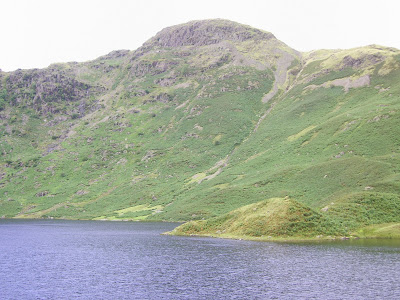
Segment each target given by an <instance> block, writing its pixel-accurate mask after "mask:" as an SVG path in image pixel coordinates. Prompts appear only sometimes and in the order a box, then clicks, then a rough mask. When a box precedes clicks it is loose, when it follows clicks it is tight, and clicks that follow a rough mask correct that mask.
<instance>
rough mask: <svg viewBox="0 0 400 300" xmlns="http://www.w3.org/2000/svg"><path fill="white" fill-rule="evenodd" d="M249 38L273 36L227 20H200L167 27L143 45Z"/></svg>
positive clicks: (268, 37)
mask: <svg viewBox="0 0 400 300" xmlns="http://www.w3.org/2000/svg"><path fill="white" fill-rule="evenodd" d="M249 39H253V40H261V39H262V40H269V39H275V36H274V35H273V34H272V33H269V32H265V31H261V30H259V29H255V28H252V27H250V26H246V25H242V24H239V23H236V22H232V21H228V20H222V19H217V20H202V21H193V22H189V23H186V24H183V25H177V26H172V27H167V28H165V29H163V30H162V31H160V32H159V33H158V34H157V35H156V36H155V37H154V38H152V39H151V40H150V41H148V42H147V43H145V44H144V47H145V48H146V47H148V46H150V47H154V46H159V47H180V46H205V45H212V44H218V43H219V42H221V41H226V40H228V41H238V42H243V41H245V40H249Z"/></svg>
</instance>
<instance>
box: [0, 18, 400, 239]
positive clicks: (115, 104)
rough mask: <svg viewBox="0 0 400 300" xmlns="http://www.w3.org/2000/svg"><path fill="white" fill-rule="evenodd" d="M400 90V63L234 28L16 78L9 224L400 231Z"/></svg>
mask: <svg viewBox="0 0 400 300" xmlns="http://www.w3.org/2000/svg"><path fill="white" fill-rule="evenodd" d="M399 82H400V51H399V50H397V49H393V48H387V47H382V46H377V45H371V46H367V47H361V48H356V49H349V50H318V51H313V52H310V53H300V52H298V51H296V50H293V49H291V48H290V47H288V46H287V45H285V44H284V43H282V42H280V41H279V40H277V39H276V38H275V37H274V36H273V35H272V34H271V33H268V32H265V31H261V30H258V29H254V28H251V27H249V26H245V25H241V24H238V23H234V22H231V21H227V20H206V21H193V22H189V23H186V24H183V25H177V26H173V27H170V28H166V29H164V30H162V31H161V32H159V33H158V34H157V35H156V36H155V37H153V38H151V39H150V40H149V41H148V42H146V43H145V44H144V45H143V46H142V47H141V48H139V49H137V50H135V51H127V50H120V51H114V52H111V53H110V54H108V55H105V56H103V57H100V58H98V59H96V60H93V61H90V62H85V63H65V64H55V65H51V66H50V67H49V68H47V69H42V70H36V69H35V70H17V71H15V72H9V73H4V72H2V73H0V91H1V92H0V137H1V138H0V217H1V216H3V217H6V218H14V217H16V218H48V217H53V218H65V219H109V220H114V219H121V220H166V221H189V220H203V219H209V218H214V217H219V216H223V215H225V214H227V213H229V212H231V211H234V210H235V209H238V208H241V207H243V206H245V205H249V204H253V203H259V202H260V201H261V202H260V203H264V201H266V200H267V199H271V198H285V197H289V199H290V201H293V203H295V204H296V205H294V204H293V205H294V206H293V207H297V205H299V207H301V209H305V210H310V211H312V212H313V214H315V216H318V218H317V219H318V220H320V221H321V222H322V220H323V222H330V223H329V224H335V225H334V228H336V229H337V232H336V234H339V235H350V234H352V233H355V232H357V231H358V230H361V228H364V227H365V226H369V227H368V228H372V227H373V226H375V225H376V226H378V225H379V226H381V227H382V226H386V225H382V224H388V223H390V224H389V225H387V226H389V228H398V226H397V225H396V224H397V223H396V222H400V220H398V219H397V218H396V217H395V216H396V215H399V214H398V205H399V204H400V200H399V194H400V173H399V172H400V170H399V166H400V126H399V124H400V120H399V108H400V101H399V100H400V99H399V97H400V93H399V92H400V91H399V89H400V84H399ZM360 199H375V200H374V205H372V206H371V205H370V204H367V202H368V201H367V202H363V201H361V202H360ZM371 201H372V200H371ZM368 203H369V202H368ZM381 204H382V205H383V206H382V207H384V209H383V208H382V207H381ZM381 208H382V209H383V210H380V209H381ZM344 212H348V215H346V214H344ZM375 212H376V213H375ZM371 214H372V215H373V216H372V215H371ZM389 216H393V217H389ZM266 218H267V217H266ZM213 220H214V219H213ZM323 222H322V223H321V224H319V225H318V226H317V225H316V226H317V227H316V228H318V230H317V231H316V232H315V235H321V234H323V232H322V231H323V230H322V229H321V228H326V226H325V225H324V224H325V223H323ZM324 226H325V227H324ZM370 226H372V227H370ZM396 226H397V227H396ZM374 228H375V227H374ZM218 230H220V229H218ZM376 231H377V230H375V229H369V231H368V232H376ZM384 231H385V230H380V231H379V230H378V232H384ZM299 232H300V231H299ZM310 232H311V231H310ZM364 232H366V231H364ZM300 233H301V234H305V232H303V231H301V232H300ZM310 234H311V233H310ZM313 234H314V233H313ZM332 234H333V233H332ZM374 234H375V235H376V233H374ZM385 234H386V233H385ZM308 235H309V234H308ZM377 235H379V234H377ZM386 235H387V234H386Z"/></svg>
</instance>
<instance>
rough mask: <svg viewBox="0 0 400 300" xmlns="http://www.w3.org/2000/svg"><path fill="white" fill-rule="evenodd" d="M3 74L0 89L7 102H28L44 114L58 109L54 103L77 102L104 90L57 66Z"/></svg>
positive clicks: (25, 103)
mask: <svg viewBox="0 0 400 300" xmlns="http://www.w3.org/2000/svg"><path fill="white" fill-rule="evenodd" d="M3 77H4V80H1V81H0V90H5V91H6V94H7V97H6V98H7V99H6V100H7V102H9V103H10V104H11V105H13V106H16V105H21V104H23V105H29V106H31V107H32V108H34V109H35V110H37V111H39V112H42V113H44V114H46V113H48V112H51V113H56V112H59V109H60V107H58V106H57V105H56V103H61V102H64V103H70V102H79V101H80V100H83V99H86V98H89V97H90V96H91V95H97V94H98V93H99V92H102V91H103V90H104V89H103V88H102V87H99V86H91V85H88V84H86V83H83V82H80V81H78V80H77V79H75V78H74V76H73V75H71V74H68V73H66V72H65V71H63V70H60V69H57V68H47V69H40V70H39V69H33V70H17V71H15V72H11V73H9V74H8V75H5V76H4V75H3ZM82 105H84V104H81V105H80V106H81V108H79V110H80V112H81V111H82Z"/></svg>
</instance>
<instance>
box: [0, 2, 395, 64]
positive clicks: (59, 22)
mask: <svg viewBox="0 0 400 300" xmlns="http://www.w3.org/2000/svg"><path fill="white" fill-rule="evenodd" d="M210 18H223V19H229V20H232V21H236V22H239V23H243V24H248V25H251V26H253V27H256V28H259V29H263V30H266V31H270V32H272V33H273V34H274V35H275V36H276V37H277V38H278V39H280V40H281V41H283V42H285V43H286V44H288V45H289V46H291V47H293V48H295V49H297V50H299V51H310V50H314V49H322V48H325V49H336V48H342V49H343V48H352V47H358V46H365V45H369V44H380V45H384V46H390V47H396V48H400V1H399V0H380V1H376V0H373V1H372V0H364V1H362V0H274V1H270V0H244V1H237V0H230V1H229V0H228V1H226V0H220V1H219V0H200V1H198V0H197V1H191V0H107V1H106V0H104V1H103V0H0V28H1V33H0V69H2V70H3V71H12V70H15V69H18V68H21V69H27V68H43V67H47V66H48V65H49V64H51V63H54V62H67V61H86V60H91V59H95V58H97V57H98V56H101V55H104V54H107V53H108V52H110V51H112V50H118V49H129V50H135V49H137V48H138V47H140V46H141V45H142V44H143V43H144V42H145V41H146V40H148V39H149V38H151V37H152V36H154V35H155V34H156V33H157V32H158V31H160V30H161V29H163V28H164V27H167V26H171V25H176V24H180V23H185V22H187V21H191V20H201V19H210Z"/></svg>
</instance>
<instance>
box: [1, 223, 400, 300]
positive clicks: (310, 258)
mask: <svg viewBox="0 0 400 300" xmlns="http://www.w3.org/2000/svg"><path fill="white" fill-rule="evenodd" d="M175 226H177V224H173V223H136V222H132V223H128V222H95V221H55V220H48V221H47V220H46V221H44V220H43V221H42V220H35V221H33V220H32V221H30V220H28V221H26V220H1V221H0V299H400V283H399V279H400V242H398V241H397V242H395V241H385V240H381V241H376V240H371V241H342V242H324V243H291V244H282V243H261V242H249V241H236V240H219V239H212V238H198V237H186V238H185V237H173V236H163V235H160V233H162V232H164V231H168V230H171V229H172V228H174V227H175Z"/></svg>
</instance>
